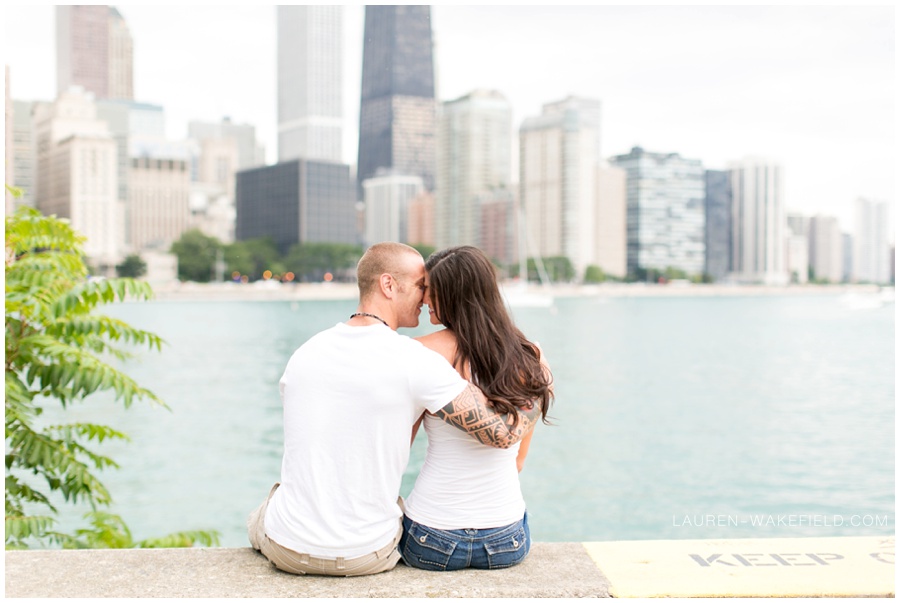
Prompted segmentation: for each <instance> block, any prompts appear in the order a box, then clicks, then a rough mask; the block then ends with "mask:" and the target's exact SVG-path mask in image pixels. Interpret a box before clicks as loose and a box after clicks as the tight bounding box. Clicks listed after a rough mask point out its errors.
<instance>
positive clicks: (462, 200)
mask: <svg viewBox="0 0 900 603" xmlns="http://www.w3.org/2000/svg"><path fill="white" fill-rule="evenodd" d="M511 149H512V108H511V107H510V104H509V102H508V101H507V100H506V97H504V96H503V95H502V94H500V93H499V92H496V91H493V90H475V91H473V92H471V93H469V94H467V95H466V96H463V97H461V98H458V99H456V100H453V101H448V102H445V103H443V105H442V107H441V111H440V114H439V117H438V127H437V145H436V151H435V155H436V157H437V172H436V175H435V191H434V192H435V240H436V246H437V247H438V248H445V247H450V246H452V245H476V246H480V245H481V244H482V241H481V238H482V228H481V226H482V209H481V207H480V202H479V200H480V199H484V198H493V195H492V193H493V192H494V191H499V190H504V189H508V188H509V186H510V177H511V174H512V156H511V155H512V151H511Z"/></svg>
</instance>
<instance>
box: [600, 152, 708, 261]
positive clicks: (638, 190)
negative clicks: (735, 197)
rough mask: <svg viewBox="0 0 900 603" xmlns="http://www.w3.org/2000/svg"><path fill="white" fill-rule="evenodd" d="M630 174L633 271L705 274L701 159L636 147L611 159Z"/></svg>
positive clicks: (629, 231) (629, 230)
mask: <svg viewBox="0 0 900 603" xmlns="http://www.w3.org/2000/svg"><path fill="white" fill-rule="evenodd" d="M610 163H612V164H613V165H615V166H618V167H620V168H622V169H624V170H625V171H626V173H627V174H628V177H627V184H626V189H627V192H626V196H627V240H628V251H627V259H628V260H627V261H628V272H629V274H634V275H637V276H638V277H643V275H644V274H645V273H646V271H648V270H656V271H660V272H661V271H665V270H666V269H667V268H674V269H677V270H682V271H684V272H686V273H687V274H688V275H699V274H702V273H703V270H704V267H705V264H706V245H705V237H706V216H705V213H706V212H705V207H704V203H705V196H706V195H705V180H704V178H705V173H706V172H705V170H704V169H703V165H702V163H701V162H700V160H699V159H686V158H683V157H681V156H680V155H679V154H678V153H650V152H647V151H645V150H644V149H642V148H640V147H634V148H633V149H631V152H630V153H628V154H626V155H617V156H615V157H613V158H612V159H611V160H610Z"/></svg>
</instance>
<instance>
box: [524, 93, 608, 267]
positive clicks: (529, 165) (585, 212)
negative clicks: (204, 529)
mask: <svg viewBox="0 0 900 603" xmlns="http://www.w3.org/2000/svg"><path fill="white" fill-rule="evenodd" d="M599 161H600V101H598V100H593V99H586V98H577V97H568V98H566V99H563V100H561V101H558V102H553V103H548V104H545V105H544V107H543V111H542V113H541V115H540V116H537V117H529V118H527V119H525V120H524V121H523V122H522V125H521V127H520V128H519V202H520V205H521V208H522V211H523V213H524V216H525V219H524V233H522V234H524V236H525V237H526V240H525V243H526V245H525V253H526V254H527V256H528V257H534V256H537V255H540V256H541V257H551V256H565V257H567V258H569V260H570V261H571V262H572V265H573V266H574V268H575V272H576V274H577V275H579V276H581V275H583V274H584V270H585V268H587V266H588V265H590V264H595V263H596V262H597V241H596V233H595V229H596V220H597V207H596V195H597V182H596V178H597V170H596V166H597V164H598V162H599Z"/></svg>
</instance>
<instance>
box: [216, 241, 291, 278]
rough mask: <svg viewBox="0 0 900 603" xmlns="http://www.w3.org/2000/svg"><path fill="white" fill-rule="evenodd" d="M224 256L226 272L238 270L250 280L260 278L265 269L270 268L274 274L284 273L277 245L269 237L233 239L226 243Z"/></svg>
mask: <svg viewBox="0 0 900 603" xmlns="http://www.w3.org/2000/svg"><path fill="white" fill-rule="evenodd" d="M224 258H225V266H226V272H227V274H229V275H230V274H231V273H233V272H239V273H240V274H242V275H246V276H247V277H248V278H249V279H250V280H251V281H255V280H259V279H261V278H262V277H263V272H265V271H266V270H271V271H272V273H274V274H283V273H284V264H283V263H282V261H281V256H280V254H279V253H278V247H276V245H275V241H273V240H272V238H271V237H265V238H259V239H248V240H246V241H235V242H234V243H232V244H231V245H226V246H225V253H224Z"/></svg>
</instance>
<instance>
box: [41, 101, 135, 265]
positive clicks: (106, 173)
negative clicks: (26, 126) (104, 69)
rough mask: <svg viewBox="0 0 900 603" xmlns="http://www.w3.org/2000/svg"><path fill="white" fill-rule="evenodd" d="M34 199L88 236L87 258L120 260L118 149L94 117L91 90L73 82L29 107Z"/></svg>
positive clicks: (121, 227)
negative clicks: (52, 97)
mask: <svg viewBox="0 0 900 603" xmlns="http://www.w3.org/2000/svg"><path fill="white" fill-rule="evenodd" d="M33 123H34V136H35V138H34V140H35V166H36V172H35V181H34V185H35V205H36V207H37V209H38V210H40V211H41V213H43V214H46V215H53V214H55V215H57V216H59V217H61V218H68V219H69V220H70V221H71V224H72V227H73V228H74V229H75V230H77V231H78V232H79V233H81V234H82V235H84V236H85V237H87V241H86V242H85V246H84V250H85V254H86V255H87V256H88V258H89V260H90V262H91V263H92V264H93V265H94V266H95V267H96V268H97V269H98V270H99V271H100V272H101V273H103V272H107V271H108V270H110V269H111V267H112V266H114V265H115V264H116V263H118V261H119V257H120V250H121V246H122V244H123V243H124V223H123V218H124V212H123V208H122V207H121V204H120V203H119V201H118V154H117V147H116V142H115V140H114V139H113V138H112V136H111V135H110V133H109V128H108V126H107V124H106V122H104V121H103V120H101V119H98V118H97V110H96V106H95V105H94V98H93V95H92V94H89V93H87V92H85V91H84V90H83V89H81V88H79V87H77V86H76V87H72V88H70V89H68V90H67V91H66V92H64V93H63V94H61V95H60V96H59V97H58V98H57V100H56V101H55V102H53V103H39V104H37V105H36V106H35V111H34V122H33Z"/></svg>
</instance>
